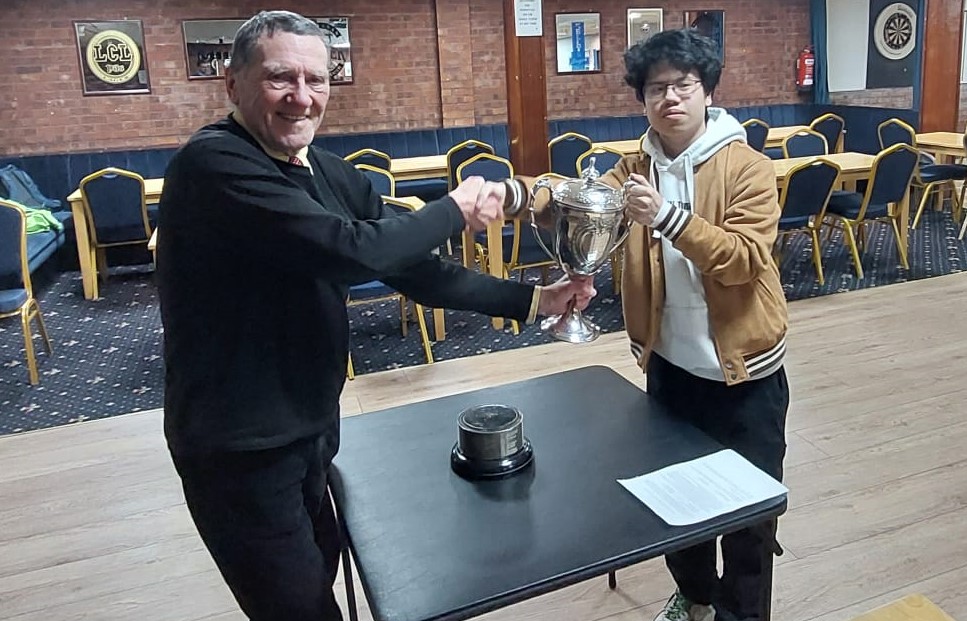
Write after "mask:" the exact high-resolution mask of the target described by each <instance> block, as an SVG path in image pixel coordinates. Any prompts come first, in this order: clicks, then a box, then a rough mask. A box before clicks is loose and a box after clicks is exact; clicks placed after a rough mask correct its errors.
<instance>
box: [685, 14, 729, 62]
mask: <svg viewBox="0 0 967 621" xmlns="http://www.w3.org/2000/svg"><path fill="white" fill-rule="evenodd" d="M685 26H687V27H688V28H691V29H693V30H695V31H697V32H698V33H699V34H703V35H705V36H706V37H708V38H709V39H712V40H713V41H715V42H716V43H717V44H718V46H719V59H720V60H721V61H722V64H725V11H685Z"/></svg>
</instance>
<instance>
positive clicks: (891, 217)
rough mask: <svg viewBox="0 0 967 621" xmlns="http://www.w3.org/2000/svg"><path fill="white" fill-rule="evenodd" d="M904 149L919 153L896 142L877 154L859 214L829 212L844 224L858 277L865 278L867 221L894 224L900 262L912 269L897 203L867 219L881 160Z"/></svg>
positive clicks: (914, 170)
mask: <svg viewBox="0 0 967 621" xmlns="http://www.w3.org/2000/svg"><path fill="white" fill-rule="evenodd" d="M902 149H906V150H908V151H912V152H914V153H915V154H918V152H917V150H916V149H915V148H913V147H911V146H910V145H907V144H895V145H893V146H892V147H890V148H889V149H886V150H885V151H880V153H879V154H878V155H877V156H876V159H874V160H873V167H872V169H871V170H870V181H869V186H868V187H867V189H866V192H864V193H863V202H862V203H861V204H860V211H859V213H858V214H857V216H856V218H855V219H850V218H845V217H843V216H840V215H836V214H828V215H830V216H832V217H833V223H834V225H835V223H836V222H837V221H839V223H840V224H842V226H843V233H844V236H845V237H846V241H847V243H848V244H849V247H850V255H851V256H852V258H853V266H854V267H855V268H856V277H857V278H863V263H862V261H860V253H859V249H860V246H861V245H862V246H865V233H864V226H865V224H866V223H867V222H887V221H888V222H889V223H890V224H891V225H892V226H893V240H894V242H895V243H896V248H897V254H899V255H900V264H901V265H902V266H903V267H904V269H910V264H909V263H908V262H907V249H906V248H905V247H903V245H902V244H901V243H900V240H901V238H902V237H901V235H900V224H901V223H900V209H899V208H898V205H897V204H896V203H892V208H891V207H890V205H887V215H886V216H882V217H879V218H874V219H872V220H867V219H866V209H867V207H869V203H870V196H871V195H872V192H871V191H870V189H871V188H872V186H873V182H874V180H875V179H876V171H877V169H878V168H879V166H880V161H881V160H883V159H884V158H885V157H886V156H888V155H890V154H892V153H894V152H896V151H899V150H902ZM918 156H919V154H918ZM915 173H916V166H914V169H913V170H912V171H911V172H910V179H907V191H906V193H907V195H909V193H910V183H911V181H912V180H913V176H914V174H915ZM901 200H902V199H901ZM902 224H903V226H906V222H904V223H902ZM854 229H856V233H855V234H854V232H853V230H854ZM857 236H859V238H860V244H859V245H857V241H856V237H857Z"/></svg>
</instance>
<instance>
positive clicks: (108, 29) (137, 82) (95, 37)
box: [74, 19, 151, 95]
mask: <svg viewBox="0 0 967 621" xmlns="http://www.w3.org/2000/svg"><path fill="white" fill-rule="evenodd" d="M74 36H75V38H76V39H77V58H78V61H79V62H80V67H81V82H82V85H83V88H84V94H85V95H120V94H131V93H150V92H151V84H150V82H149V81H148V60H147V58H146V57H145V54H144V29H143V28H142V26H141V21H140V20H133V19H131V20H119V21H111V22H84V21H75V22H74Z"/></svg>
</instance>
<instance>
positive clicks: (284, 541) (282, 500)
mask: <svg viewBox="0 0 967 621" xmlns="http://www.w3.org/2000/svg"><path fill="white" fill-rule="evenodd" d="M320 446H321V443H320V441H319V440H318V439H317V438H310V439H306V440H300V441H297V442H294V443H293V444H290V445H287V446H284V447H280V448H276V449H271V450H264V451H241V452H232V453H217V454H213V455H205V456H199V457H194V456H192V457H184V456H176V457H175V458H174V462H175V467H176V468H177V470H178V474H179V475H181V481H182V486H183V488H184V491H185V500H186V501H187V503H188V509H189V511H190V512H191V516H192V518H193V519H194V521H195V525H196V526H197V528H198V533H199V534H200V535H201V538H202V541H204V542H205V546H206V547H207V548H208V550H209V552H210V553H211V555H212V558H214V559H215V564H216V565H217V566H218V569H219V571H221V574H222V576H223V577H224V579H225V582H226V583H228V586H229V588H230V589H231V590H232V593H233V594H234V595H235V599H236V600H238V604H239V606H240V607H241V609H242V611H243V612H244V613H245V614H246V615H247V616H248V617H249V619H252V620H253V621H341V619H342V615H341V614H340V612H339V606H338V605H337V604H336V600H335V598H334V596H333V592H332V584H333V581H334V580H335V578H336V570H337V568H338V563H339V549H340V537H339V529H338V526H337V522H336V517H335V513H334V511H333V508H332V503H331V502H330V499H329V493H328V490H327V487H326V470H327V467H328V464H327V463H323V460H322V458H321V456H320Z"/></svg>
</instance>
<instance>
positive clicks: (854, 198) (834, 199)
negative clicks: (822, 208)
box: [826, 192, 889, 220]
mask: <svg viewBox="0 0 967 621" xmlns="http://www.w3.org/2000/svg"><path fill="white" fill-rule="evenodd" d="M862 204H863V195H862V194H860V193H859V192H840V193H835V192H834V193H833V196H831V197H829V207H827V208H826V211H827V212H829V213H831V214H835V215H837V216H842V217H844V218H849V219H850V220H855V219H856V218H857V217H859V215H860V206H861V205H862ZM888 207H889V206H888V205H886V204H885V203H884V204H874V203H870V204H869V205H868V206H867V207H866V215H864V216H863V217H864V218H866V219H870V218H883V217H885V216H886V215H887V214H888V213H889V209H888Z"/></svg>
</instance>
